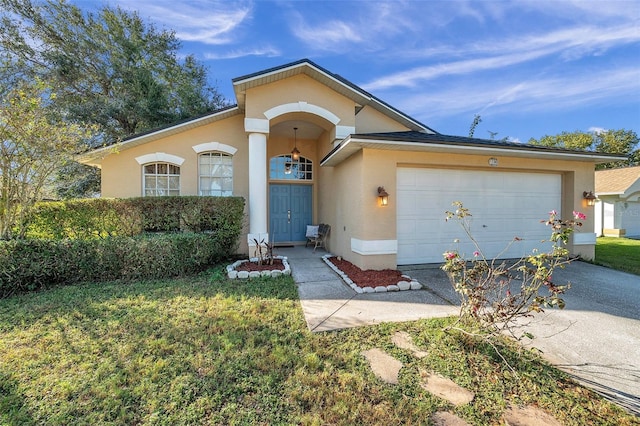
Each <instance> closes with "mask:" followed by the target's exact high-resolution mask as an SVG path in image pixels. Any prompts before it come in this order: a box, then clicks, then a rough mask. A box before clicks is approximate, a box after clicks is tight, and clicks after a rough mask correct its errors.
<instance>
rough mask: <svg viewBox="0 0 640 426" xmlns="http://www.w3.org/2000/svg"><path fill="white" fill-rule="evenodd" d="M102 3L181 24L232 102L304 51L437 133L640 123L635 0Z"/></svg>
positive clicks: (187, 43)
mask: <svg viewBox="0 0 640 426" xmlns="http://www.w3.org/2000/svg"><path fill="white" fill-rule="evenodd" d="M75 3H76V4H78V5H80V6H81V7H83V8H89V7H91V6H92V5H98V4H102V3H99V2H97V1H96V2H93V1H91V0H84V1H80V0H78V1H76V2H75ZM106 4H109V5H111V6H115V5H119V6H121V7H123V8H125V9H130V10H137V11H138V12H139V13H140V15H141V16H142V17H143V18H146V19H148V20H150V21H153V22H154V23H155V24H156V25H157V26H159V27H164V28H168V29H173V30H175V31H176V34H177V36H178V38H180V39H181V40H182V42H183V49H182V51H183V52H184V53H185V54H187V53H191V54H194V55H195V56H196V57H197V58H198V59H199V60H200V61H201V62H203V63H204V64H205V65H206V66H207V67H208V68H209V73H210V78H211V83H212V84H214V85H215V86H217V87H218V89H219V90H220V91H221V92H222V93H223V94H224V95H225V96H226V97H227V98H228V99H229V100H231V101H232V102H235V98H234V97H233V89H232V85H231V79H232V78H234V77H239V76H242V75H245V74H249V73H252V72H255V71H259V70H262V69H266V68H270V67H273V66H277V65H282V64H285V63H288V62H291V61H295V60H298V59H302V58H309V59H311V60H313V61H314V62H316V63H317V64H318V65H320V66H322V67H324V68H327V69H328V70H330V71H332V72H334V73H337V74H340V75H341V76H343V77H344V78H346V79H348V80H350V81H351V82H353V83H355V84H357V85H359V86H360V87H362V88H364V89H365V90H367V91H369V92H371V93H372V94H374V95H375V96H377V97H378V98H381V99H382V100H384V101H386V102H387V103H389V104H391V105H393V106H394V107H396V108H398V109H400V110H402V111H403V112H405V113H407V114H409V115H411V116H412V117H414V118H416V119H418V120H419V121H421V122H422V123H424V124H426V125H428V126H429V127H431V128H432V129H434V130H436V131H438V132H440V133H445V134H451V135H462V136H466V135H468V133H469V127H470V125H471V122H472V121H473V117H474V114H480V115H481V116H482V120H483V121H482V123H481V124H480V125H479V126H478V128H477V129H476V132H475V136H476V137H481V138H489V137H490V132H497V135H496V136H495V137H496V138H503V137H509V138H510V139H511V140H515V141H521V142H527V141H528V140H529V138H531V137H535V138H539V137H541V136H543V135H545V134H550V135H552V134H557V133H560V132H562V131H565V130H566V131H574V130H582V131H589V130H597V129H621V128H624V129H628V130H633V131H635V132H636V133H638V134H640V1H629V0H627V1H619V2H616V1H606V2H604V1H585V0H583V1H514V2H511V1H456V0H452V1H238V2H234V1H211V0H172V1H167V0H110V1H108V2H106Z"/></svg>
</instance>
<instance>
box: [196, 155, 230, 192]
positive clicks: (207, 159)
mask: <svg viewBox="0 0 640 426" xmlns="http://www.w3.org/2000/svg"><path fill="white" fill-rule="evenodd" d="M198 163H199V164H198V166H199V171H198V174H199V182H198V191H199V194H200V195H213V196H218V197H226V196H231V195H233V157H232V156H231V155H229V154H225V153H224V152H203V153H201V154H200V155H199V156H198Z"/></svg>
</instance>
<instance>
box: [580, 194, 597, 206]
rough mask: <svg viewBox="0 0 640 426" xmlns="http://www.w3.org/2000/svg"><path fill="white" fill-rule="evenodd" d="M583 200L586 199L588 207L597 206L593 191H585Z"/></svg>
mask: <svg viewBox="0 0 640 426" xmlns="http://www.w3.org/2000/svg"><path fill="white" fill-rule="evenodd" d="M582 198H584V199H585V201H586V202H587V205H588V206H595V205H596V196H595V195H593V191H584V192H583V193H582Z"/></svg>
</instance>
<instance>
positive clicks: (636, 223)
mask: <svg viewBox="0 0 640 426" xmlns="http://www.w3.org/2000/svg"><path fill="white" fill-rule="evenodd" d="M623 207H624V204H623ZM622 214H623V218H624V221H623V224H622V227H623V228H625V230H626V231H627V236H629V237H640V202H632V201H629V202H627V203H626V209H624V210H622Z"/></svg>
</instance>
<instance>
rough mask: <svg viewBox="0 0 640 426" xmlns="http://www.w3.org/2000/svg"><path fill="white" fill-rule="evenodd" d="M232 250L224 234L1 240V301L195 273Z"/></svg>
mask: <svg viewBox="0 0 640 426" xmlns="http://www.w3.org/2000/svg"><path fill="white" fill-rule="evenodd" d="M237 237H238V236H237V235H236V236H235V239H234V242H235V241H236V240H237ZM234 247H235V244H229V239H228V236H227V235H225V234H224V233H219V234H207V233H199V234H196V233H175V234H159V235H151V236H137V237H120V236H115V237H110V238H105V239H85V240H83V239H76V240H72V239H67V240H62V241H56V240H38V239H32V240H12V241H4V242H0V298H6V297H9V296H11V295H14V294H17V293H23V292H26V291H33V290H41V289H46V288H51V287H53V286H57V285H61V284H72V283H77V282H83V281H93V282H99V281H109V280H134V279H155V278H163V277H173V276H181V275H188V274H194V273H197V272H200V271H202V270H204V269H206V268H207V267H208V266H210V265H212V264H215V263H218V262H221V261H222V260H224V259H226V258H228V257H229V256H230V255H231V254H233V248H234Z"/></svg>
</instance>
